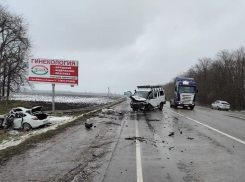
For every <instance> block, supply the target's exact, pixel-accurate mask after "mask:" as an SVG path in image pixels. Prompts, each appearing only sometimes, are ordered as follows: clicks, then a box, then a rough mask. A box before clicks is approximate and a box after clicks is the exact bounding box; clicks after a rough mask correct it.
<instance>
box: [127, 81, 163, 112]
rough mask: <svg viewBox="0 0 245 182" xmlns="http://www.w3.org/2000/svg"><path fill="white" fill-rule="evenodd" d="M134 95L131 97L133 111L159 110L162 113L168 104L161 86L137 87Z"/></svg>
mask: <svg viewBox="0 0 245 182" xmlns="http://www.w3.org/2000/svg"><path fill="white" fill-rule="evenodd" d="M137 88H138V90H135V93H134V95H132V96H130V98H131V103H130V106H131V108H132V109H133V111H138V110H141V111H146V110H154V109H156V108H158V109H159V110H160V111H161V110H162V109H163V105H164V104H166V96H165V93H164V89H163V87H162V86H161V85H146V86H137Z"/></svg>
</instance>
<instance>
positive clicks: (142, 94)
mask: <svg viewBox="0 0 245 182" xmlns="http://www.w3.org/2000/svg"><path fill="white" fill-rule="evenodd" d="M134 95H135V96H139V97H142V98H145V99H146V98H147V97H148V95H149V92H148V91H136V92H135V94H134Z"/></svg>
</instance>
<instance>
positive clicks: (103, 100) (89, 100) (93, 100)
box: [10, 94, 114, 105]
mask: <svg viewBox="0 0 245 182" xmlns="http://www.w3.org/2000/svg"><path fill="white" fill-rule="evenodd" d="M10 100H20V101H42V102H52V97H51V96H50V95H32V94H13V95H12V96H11V98H10ZM113 101H114V100H113V99H110V98H107V97H82V96H56V97H55V102H57V103H85V104H96V105H102V104H107V103H110V102H113Z"/></svg>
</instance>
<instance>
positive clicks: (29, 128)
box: [23, 123, 32, 131]
mask: <svg viewBox="0 0 245 182" xmlns="http://www.w3.org/2000/svg"><path fill="white" fill-rule="evenodd" d="M23 129H24V130H25V131H29V130H31V129H32V127H31V125H30V124H29V123H24V124H23Z"/></svg>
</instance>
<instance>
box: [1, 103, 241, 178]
mask: <svg viewBox="0 0 245 182" xmlns="http://www.w3.org/2000/svg"><path fill="white" fill-rule="evenodd" d="M115 109H116V110H117V111H118V112H122V113H123V115H122V114H119V113H113V114H108V115H106V114H99V115H97V116H94V117H92V118H90V119H89V122H92V123H94V125H95V126H96V127H94V128H93V129H92V130H89V131H88V130H85V129H84V125H83V124H82V122H81V125H77V126H74V127H72V128H69V129H68V130H67V131H66V132H65V133H62V134H60V135H58V136H56V137H55V139H50V140H49V141H45V142H43V143H40V144H39V145H38V146H37V147H36V148H34V149H32V150H30V151H28V152H26V153H25V154H21V155H17V156H15V157H13V158H12V159H11V160H10V161H8V162H7V163H6V164H4V165H3V166H1V167H0V179H1V180H0V181H28V180H29V181H96V182H97V181H103V182H124V181H127V182H128V181H129V182H134V181H135V182H136V181H137V182H142V181H145V182H154V181H156V182H159V181H170V182H171V181H177V182H181V181H185V182H189V181H208V182H210V181H211V182H212V181H219V182H220V181H222V182H226V181H227V182H230V181H236V182H239V181H241V182H243V181H245V172H244V171H245V152H244V151H245V115H244V114H243V113H238V112H231V111H229V112H227V111H218V110H212V109H210V108H204V107H195V109H194V110H185V109H182V108H178V109H173V108H170V107H169V105H168V104H166V105H165V106H164V109H163V111H151V112H140V111H139V112H132V111H131V109H130V108H129V105H128V104H127V103H125V102H124V103H122V104H120V105H119V106H117V107H116V108H115Z"/></svg>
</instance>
